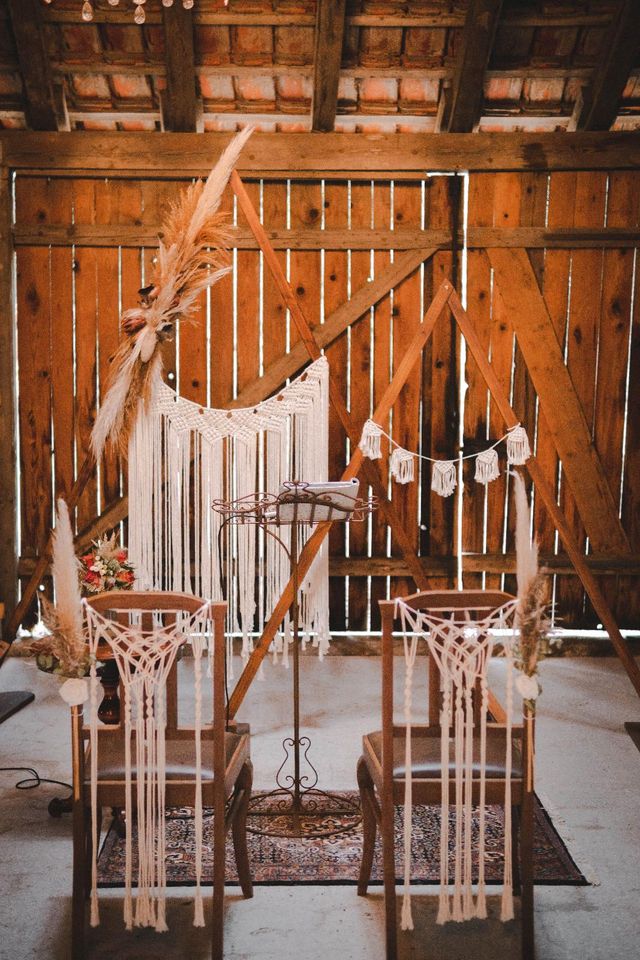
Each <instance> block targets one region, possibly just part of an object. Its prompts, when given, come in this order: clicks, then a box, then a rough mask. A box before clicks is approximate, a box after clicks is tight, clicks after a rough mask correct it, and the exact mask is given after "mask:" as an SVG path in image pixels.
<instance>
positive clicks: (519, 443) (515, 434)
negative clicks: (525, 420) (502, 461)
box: [507, 423, 531, 467]
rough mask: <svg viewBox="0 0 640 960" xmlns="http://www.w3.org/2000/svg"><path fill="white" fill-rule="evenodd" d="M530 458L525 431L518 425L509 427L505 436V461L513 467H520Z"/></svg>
mask: <svg viewBox="0 0 640 960" xmlns="http://www.w3.org/2000/svg"><path fill="white" fill-rule="evenodd" d="M530 456H531V448H530V447H529V438H528V437H527V431H526V430H525V429H524V427H521V426H520V424H519V423H518V424H516V426H515V427H511V429H510V430H509V434H508V436H507V460H508V461H509V463H510V464H511V465H512V466H514V467H521V466H522V464H523V463H526V462H527V460H528V459H529V457H530Z"/></svg>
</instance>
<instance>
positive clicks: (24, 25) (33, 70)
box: [8, 0, 61, 130]
mask: <svg viewBox="0 0 640 960" xmlns="http://www.w3.org/2000/svg"><path fill="white" fill-rule="evenodd" d="M8 7H9V16H10V18H11V26H12V28H13V36H14V39H15V42H16V48H17V51H18V62H19V64H20V73H21V75H22V83H23V88H24V99H25V116H26V119H27V124H28V126H29V127H30V128H31V129H32V130H58V128H59V126H61V124H59V123H58V111H57V110H56V95H55V91H54V86H53V74H52V71H51V67H50V64H49V54H48V52H47V49H46V45H45V40H44V31H43V27H42V3H41V2H40V0H8Z"/></svg>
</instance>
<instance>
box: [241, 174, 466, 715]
mask: <svg viewBox="0 0 640 960" xmlns="http://www.w3.org/2000/svg"><path fill="white" fill-rule="evenodd" d="M230 182H231V186H232V188H233V190H234V192H235V193H236V196H237V197H238V202H239V204H240V207H241V209H242V211H243V213H244V215H245V217H246V218H247V221H248V223H249V226H250V227H251V230H252V231H253V233H254V236H255V237H256V240H257V241H258V244H259V245H260V248H261V249H262V251H263V253H264V256H265V260H266V261H267V264H268V265H269V267H270V269H271V270H272V273H273V275H274V279H275V280H276V283H277V284H278V287H279V289H280V293H281V295H282V298H283V300H284V302H285V303H286V305H287V306H288V308H289V310H290V312H291V316H292V317H293V319H294V322H295V323H296V325H297V327H298V330H299V331H300V336H301V338H302V340H303V342H304V343H305V346H306V347H307V350H308V352H309V355H310V357H311V358H312V359H317V358H318V357H319V356H320V354H321V351H320V348H319V346H318V344H317V342H316V340H315V338H314V335H313V332H312V330H311V329H310V327H309V325H308V323H307V321H306V318H305V317H304V314H303V313H302V310H301V309H300V305H299V303H298V301H297V299H296V297H295V295H294V293H293V291H292V290H291V287H290V286H289V283H288V282H287V279H286V277H285V276H284V274H283V272H282V269H281V267H280V263H279V261H278V259H277V257H276V255H275V253H274V251H273V248H272V247H271V244H270V243H269V240H268V238H267V236H266V234H265V232H264V229H263V228H262V224H261V223H260V221H259V219H258V217H257V214H256V212H255V210H254V208H253V205H252V204H251V201H250V199H249V197H248V196H247V194H246V191H245V189H244V186H243V184H242V181H241V180H240V177H239V176H238V175H237V174H235V173H234V174H232V176H231V181H230ZM452 291H453V287H452V286H451V284H450V283H449V281H447V280H446V281H445V282H444V283H443V284H442V285H441V287H440V289H439V290H438V292H437V293H436V295H435V297H434V299H433V301H432V303H431V305H430V307H429V309H428V310H427V312H426V314H425V316H424V318H423V321H422V323H421V324H420V327H419V329H418V330H417V331H416V333H415V334H414V336H413V338H412V340H411V342H410V344H409V346H408V347H407V350H406V352H405V354H404V355H403V357H402V360H401V361H400V363H399V365H398V368H397V370H396V372H395V374H394V376H393V378H392V380H391V383H390V384H389V386H388V387H387V389H386V390H385V392H384V395H383V397H382V398H381V400H380V403H379V404H378V406H377V407H376V410H375V412H374V413H373V418H374V419H375V420H376V421H378V422H381V421H384V420H385V418H386V417H387V416H388V415H389V412H390V410H391V408H392V406H393V404H394V403H395V401H396V400H397V398H398V396H399V395H400V391H401V390H402V388H403V386H404V384H405V383H406V382H407V379H408V377H409V375H410V373H411V371H412V369H413V367H414V365H415V364H416V363H417V361H418V359H419V357H420V356H421V355H422V351H423V349H424V345H425V343H426V342H427V340H428V339H429V337H430V335H431V333H432V331H433V328H434V326H435V324H436V321H437V320H438V317H439V316H440V314H441V313H442V311H443V310H444V308H445V306H446V304H447V301H448V299H449V296H450V294H451V292H452ZM329 389H330V397H331V402H332V404H333V406H334V409H335V410H336V412H337V414H338V416H339V418H340V422H341V423H342V425H343V427H344V429H345V431H346V433H347V435H348V436H349V437H350V439H351V443H352V449H353V451H354V453H353V455H352V457H351V460H350V461H349V464H348V466H347V468H346V470H345V471H344V473H343V475H342V479H343V480H350V479H351V478H352V477H355V476H356V474H357V473H358V472H359V471H360V470H361V469H362V470H363V472H364V473H365V477H366V479H367V481H368V482H369V483H370V484H371V486H372V487H373V489H374V491H375V493H376V496H378V498H379V500H380V504H381V506H382V509H383V510H384V512H385V516H386V518H387V521H388V522H389V525H390V526H391V527H392V530H393V533H394V536H395V537H396V540H397V542H398V544H399V545H400V548H401V550H402V552H403V554H404V557H405V561H406V563H407V565H408V566H409V569H410V570H411V574H412V576H413V577H414V579H415V582H416V585H417V586H418V588H419V589H420V588H422V586H423V585H426V578H425V574H424V570H423V568H422V565H421V563H420V560H419V558H418V556H417V555H416V553H415V550H414V549H413V546H412V544H411V542H410V540H409V537H408V536H407V534H406V532H405V531H404V529H403V527H402V524H401V523H400V521H399V518H398V516H397V513H396V512H395V510H394V509H393V507H392V505H391V503H390V502H389V500H388V497H387V489H386V484H385V483H384V481H383V479H382V477H381V476H380V471H379V470H378V468H377V467H376V466H375V464H373V463H372V462H371V461H369V460H366V459H365V458H364V457H363V455H362V451H361V450H360V448H359V446H358V443H359V440H360V432H359V431H358V429H357V427H356V425H355V424H354V423H353V422H352V420H351V417H350V416H349V413H348V411H347V409H346V406H345V404H344V401H343V400H342V397H341V396H340V393H339V392H338V390H337V387H336V385H335V381H334V380H333V379H332V378H331V377H330V380H329ZM330 528H331V523H330V522H325V523H322V524H319V525H318V527H317V528H316V530H315V531H314V533H313V534H312V535H311V537H310V538H309V540H308V541H307V543H306V544H305V547H304V549H303V551H302V553H301V555H300V560H299V564H298V576H299V577H304V575H305V574H306V572H307V571H308V570H309V567H310V566H311V563H312V562H313V559H314V557H315V556H316V554H317V553H318V550H319V549H320V546H321V545H322V542H323V540H324V538H325V537H326V535H327V533H328V532H329V530H330ZM292 601H293V582H292V580H289V583H288V584H287V586H286V588H285V590H284V592H283V594H282V596H281V597H280V599H279V601H278V603H277V604H276V606H275V608H274V610H273V613H272V614H271V616H270V618H269V621H268V622H267V624H266V625H265V628H264V630H263V633H262V636H261V637H260V640H259V642H258V644H257V646H256V648H255V650H254V651H253V653H252V654H251V656H250V658H249V661H248V663H247V665H246V667H245V668H244V670H243V672H242V674H241V676H240V678H239V679H238V682H237V684H236V686H235V688H234V690H233V693H232V695H231V697H230V700H229V718H230V719H231V718H233V717H234V716H235V715H236V713H237V711H238V709H239V707H240V705H241V703H242V701H243V699H244V697H245V695H246V693H247V690H248V689H249V686H250V685H251V683H252V681H253V679H254V677H255V675H256V673H257V672H258V669H259V667H260V664H261V663H262V661H263V660H264V657H265V656H266V653H267V650H268V648H269V644H270V643H271V641H272V640H273V638H274V637H275V635H276V632H277V630H278V627H279V626H280V624H281V622H282V620H283V618H284V616H285V614H286V612H287V610H288V609H289V607H290V606H291V603H292Z"/></svg>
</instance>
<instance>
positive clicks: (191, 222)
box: [91, 127, 253, 460]
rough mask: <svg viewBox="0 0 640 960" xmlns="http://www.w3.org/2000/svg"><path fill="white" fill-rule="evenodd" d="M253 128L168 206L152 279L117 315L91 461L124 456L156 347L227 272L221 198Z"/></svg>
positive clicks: (146, 395)
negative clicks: (111, 453)
mask: <svg viewBox="0 0 640 960" xmlns="http://www.w3.org/2000/svg"><path fill="white" fill-rule="evenodd" d="M252 132H253V128H252V127H245V129H244V130H242V131H241V132H240V133H239V134H238V135H237V136H236V137H234V139H233V140H232V141H231V143H230V144H229V146H228V147H227V149H226V150H225V151H224V153H223V154H222V156H221V157H220V159H219V160H218V162H217V164H216V165H215V167H214V168H213V170H212V171H211V173H210V174H209V176H208V178H207V180H206V181H205V182H202V181H200V182H198V183H194V184H192V185H191V186H189V187H187V189H186V190H185V191H184V192H183V193H182V195H181V196H180V198H179V200H177V201H176V203H174V204H173V206H172V207H171V208H170V210H169V213H168V215H167V218H166V220H165V223H164V225H163V229H162V234H161V239H160V244H159V247H158V254H157V258H156V265H155V270H154V273H153V276H152V278H151V282H150V284H149V285H148V286H147V287H145V288H144V289H143V290H141V291H140V293H141V296H142V300H141V302H140V304H139V306H137V307H134V308H133V309H131V310H127V311H126V312H125V313H124V314H123V315H122V318H121V327H122V332H123V334H124V336H123V339H122V342H121V344H120V346H119V348H118V350H117V352H116V354H115V355H114V357H113V361H112V368H111V375H110V378H109V384H108V388H107V393H106V395H105V397H104V400H103V402H102V405H101V407H100V410H99V412H98V416H97V417H96V422H95V425H94V428H93V431H92V434H91V448H92V451H93V454H94V456H95V458H96V460H99V459H100V457H101V456H102V452H103V450H104V447H105V444H106V443H107V442H109V443H111V444H113V445H114V446H116V447H119V449H120V451H121V453H123V454H124V455H126V452H127V446H128V441H129V434H130V432H131V428H132V426H133V423H134V422H135V418H136V416H137V412H138V403H139V401H140V400H142V401H144V402H146V403H148V402H149V401H150V399H151V397H152V394H153V385H154V383H157V381H158V378H159V376H160V372H161V367H162V359H161V356H160V350H159V347H160V344H161V343H162V341H163V340H166V339H168V338H169V337H171V336H172V335H173V330H174V326H175V324H176V323H177V322H178V321H180V322H184V321H189V320H193V316H194V313H195V311H196V308H197V301H198V297H199V296H200V294H201V293H202V291H203V290H206V289H207V287H211V286H213V284H214V283H217V281H218V280H219V279H220V278H221V277H223V276H224V275H225V273H227V272H228V271H229V270H230V269H231V266H230V259H229V254H228V245H229V240H230V236H231V233H230V231H231V228H230V225H229V222H228V219H227V217H226V216H225V215H223V214H221V213H220V212H219V206H220V200H221V198H222V194H223V191H224V188H225V187H226V185H227V182H228V180H229V177H230V175H231V171H232V170H233V168H234V166H235V164H236V161H237V159H238V156H239V154H240V151H241V150H242V148H243V147H244V145H245V143H246V141H247V140H248V138H249V137H250V136H251V133H252Z"/></svg>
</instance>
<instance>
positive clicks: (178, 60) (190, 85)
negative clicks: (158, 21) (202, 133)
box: [162, 3, 198, 133]
mask: <svg viewBox="0 0 640 960" xmlns="http://www.w3.org/2000/svg"><path fill="white" fill-rule="evenodd" d="M162 23H163V26H164V50H165V53H164V57H165V66H166V74H167V88H166V90H165V92H164V94H163V97H162V121H163V125H164V129H165V130H170V131H171V132H172V133H195V132H196V129H197V125H198V98H197V96H196V78H195V54H194V48H193V14H192V11H191V10H185V9H184V7H183V6H182V4H181V3H174V4H173V5H172V6H170V7H164V6H163V7H162Z"/></svg>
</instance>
